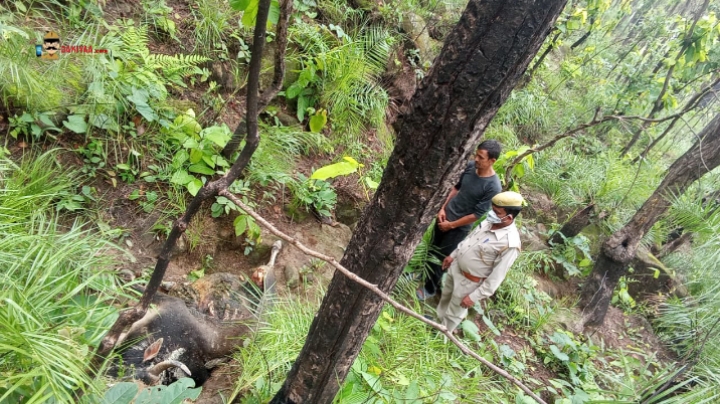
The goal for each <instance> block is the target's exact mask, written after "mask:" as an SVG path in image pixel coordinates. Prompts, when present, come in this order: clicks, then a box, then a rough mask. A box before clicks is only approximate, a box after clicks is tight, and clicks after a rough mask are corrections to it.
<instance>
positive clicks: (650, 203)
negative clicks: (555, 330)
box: [581, 115, 720, 326]
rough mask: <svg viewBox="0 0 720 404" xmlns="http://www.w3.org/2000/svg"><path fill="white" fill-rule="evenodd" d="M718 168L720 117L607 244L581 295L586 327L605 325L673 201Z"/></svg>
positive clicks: (703, 132) (702, 134)
mask: <svg viewBox="0 0 720 404" xmlns="http://www.w3.org/2000/svg"><path fill="white" fill-rule="evenodd" d="M718 165H720V115H718V116H716V117H715V119H713V120H712V122H710V123H709V124H708V125H707V126H705V128H704V129H703V131H702V132H701V133H700V135H699V140H698V141H697V142H696V143H695V144H694V145H693V146H692V147H691V148H690V149H689V150H688V151H687V152H685V154H683V155H682V156H681V157H680V158H679V159H677V160H676V161H675V162H674V163H673V164H672V165H671V166H670V168H668V170H667V174H666V175H665V178H664V179H663V181H662V183H660V185H659V186H658V187H657V189H656V190H655V192H653V194H652V195H651V196H650V198H648V200H647V201H645V203H644V204H643V205H642V207H641V208H640V210H638V211H637V213H635V215H634V216H633V217H632V219H630V221H629V222H628V223H627V224H626V225H625V226H624V227H623V228H622V229H620V230H618V231H616V232H615V233H614V234H613V235H612V236H610V238H609V239H607V240H606V241H605V242H604V243H603V245H602V248H601V249H600V253H599V256H598V259H597V260H596V261H595V265H594V267H593V271H592V273H591V274H590V276H589V277H588V279H587V281H586V282H585V285H584V287H583V290H582V294H581V306H582V307H584V309H583V321H584V323H585V325H591V326H595V325H601V324H602V323H603V321H604V319H605V313H606V312H607V309H608V306H609V305H610V300H611V298H612V293H613V290H614V289H615V286H616V285H617V283H618V280H619V279H620V277H621V276H623V275H625V274H626V273H627V266H628V264H629V263H630V261H631V260H632V259H633V258H634V257H635V253H636V251H637V248H638V245H639V244H640V240H642V238H643V236H644V235H645V234H646V233H647V232H648V230H650V228H651V227H652V226H653V225H654V224H655V222H656V221H657V220H658V219H659V218H660V216H661V215H663V214H664V213H665V212H666V211H667V210H668V208H669V207H670V204H671V201H670V198H671V197H672V196H673V195H680V194H682V193H684V192H685V191H686V190H687V189H688V187H690V185H692V183H693V182H695V181H696V180H697V179H698V178H700V177H702V176H703V175H704V174H705V173H707V172H709V171H712V170H713V169H714V168H715V167H717V166H718Z"/></svg>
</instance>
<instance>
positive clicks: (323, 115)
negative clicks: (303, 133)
mask: <svg viewBox="0 0 720 404" xmlns="http://www.w3.org/2000/svg"><path fill="white" fill-rule="evenodd" d="M326 123H327V110H325V109H320V110H318V111H317V112H316V113H315V115H313V116H311V117H310V131H312V132H313V133H320V131H321V130H322V129H323V128H324V127H325V124H326Z"/></svg>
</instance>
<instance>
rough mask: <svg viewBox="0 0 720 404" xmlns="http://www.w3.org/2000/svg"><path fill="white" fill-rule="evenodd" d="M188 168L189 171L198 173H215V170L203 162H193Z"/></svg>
mask: <svg viewBox="0 0 720 404" xmlns="http://www.w3.org/2000/svg"><path fill="white" fill-rule="evenodd" d="M188 170H190V172H193V173H198V174H205V175H213V174H215V170H213V169H212V168H210V167H208V166H207V165H205V163H198V164H193V165H191V166H190V167H188Z"/></svg>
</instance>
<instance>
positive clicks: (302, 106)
mask: <svg viewBox="0 0 720 404" xmlns="http://www.w3.org/2000/svg"><path fill="white" fill-rule="evenodd" d="M309 106H310V98H309V97H308V96H306V95H304V94H302V93H301V94H300V96H299V97H298V101H297V119H298V121H300V122H302V121H304V120H305V110H307V108H308V107H309Z"/></svg>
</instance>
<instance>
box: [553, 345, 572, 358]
mask: <svg viewBox="0 0 720 404" xmlns="http://www.w3.org/2000/svg"><path fill="white" fill-rule="evenodd" d="M550 351H552V353H553V355H555V357H556V358H558V359H560V360H561V361H563V362H567V361H569V360H570V357H569V356H567V354H566V353H564V352H562V351H561V350H560V348H558V347H557V345H550Z"/></svg>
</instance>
